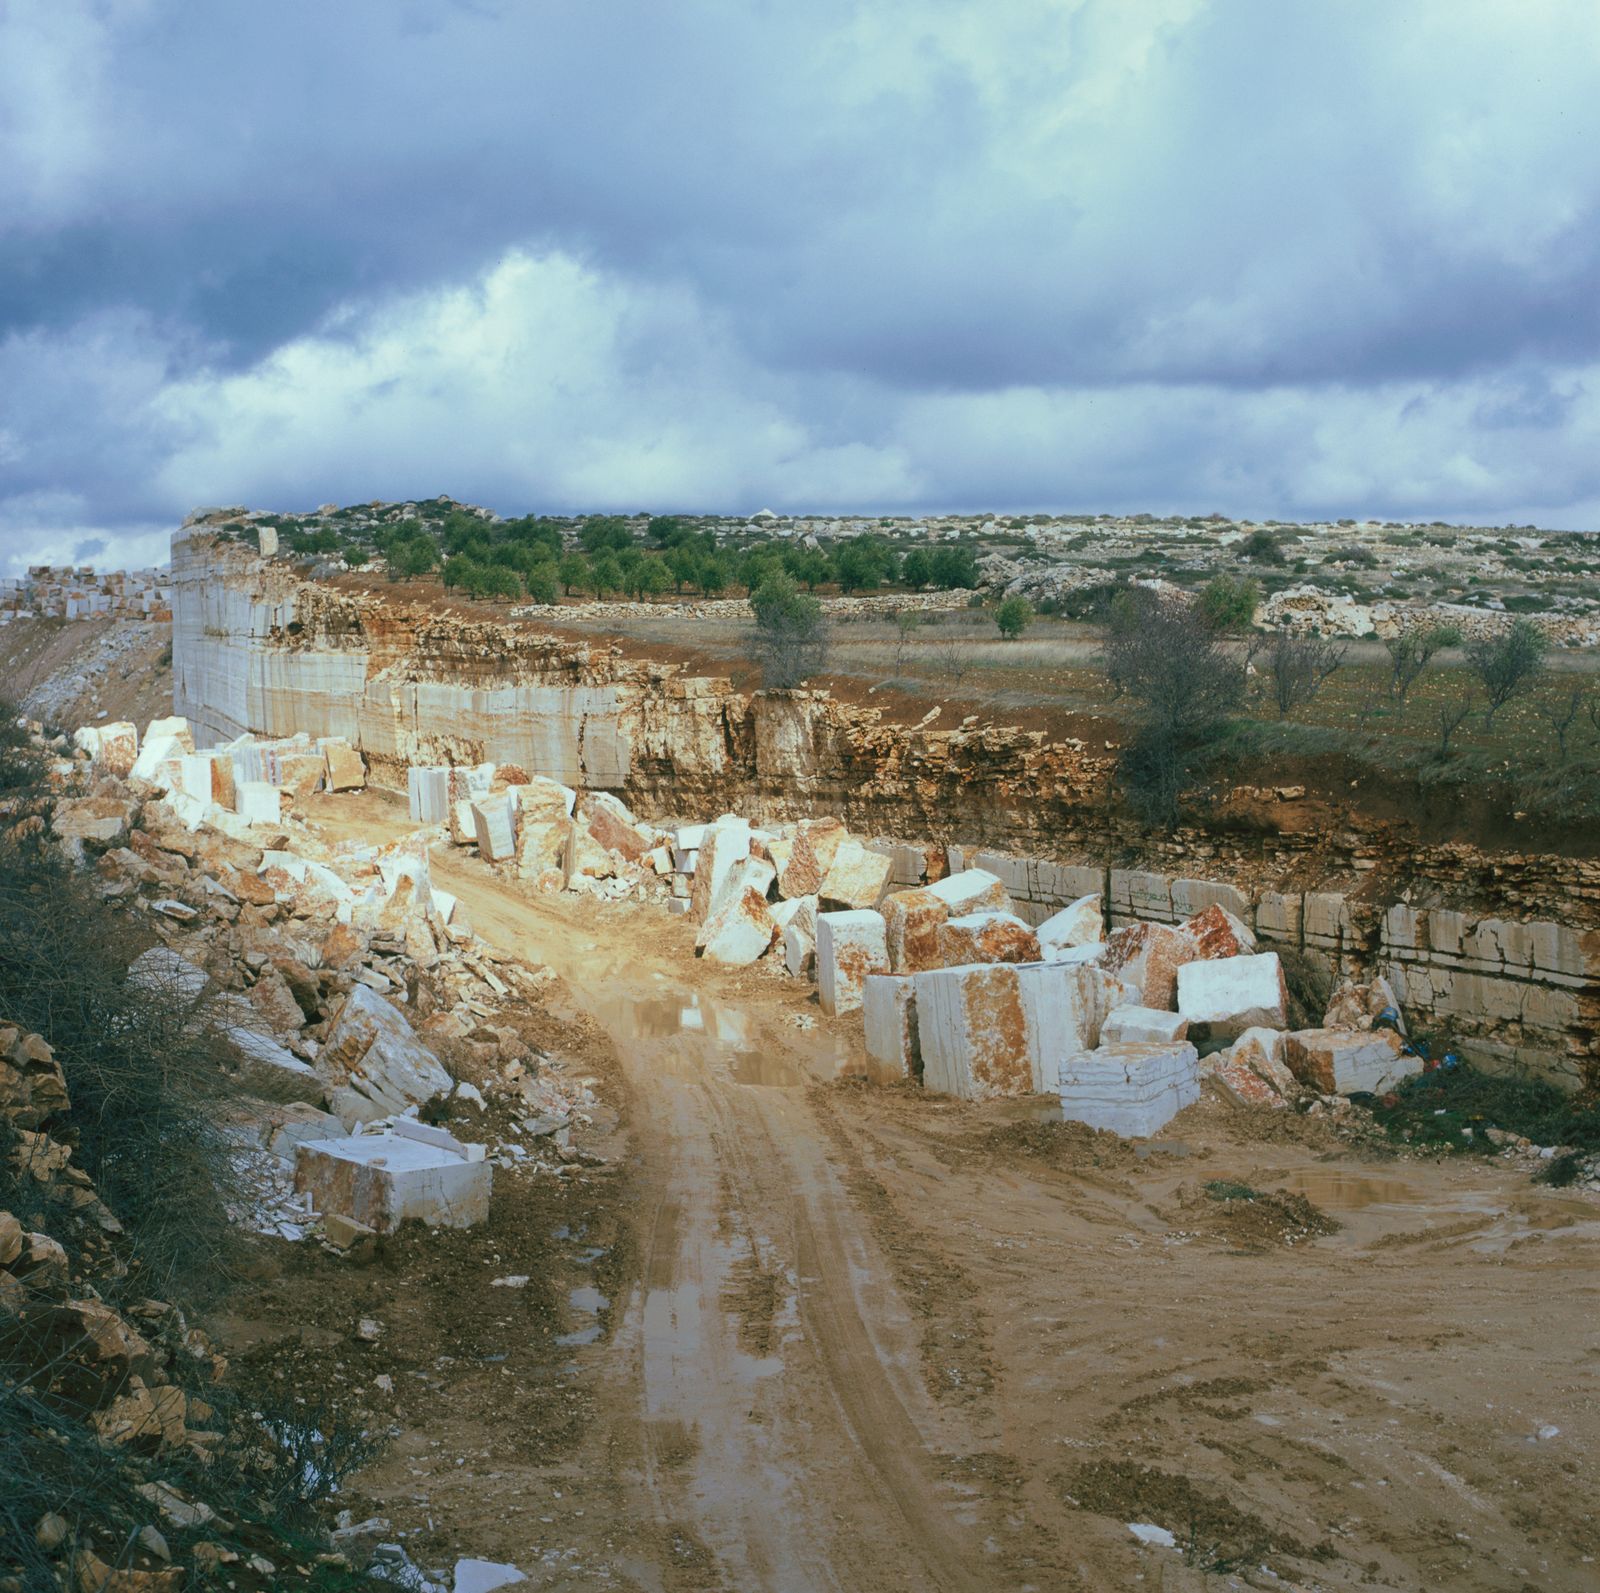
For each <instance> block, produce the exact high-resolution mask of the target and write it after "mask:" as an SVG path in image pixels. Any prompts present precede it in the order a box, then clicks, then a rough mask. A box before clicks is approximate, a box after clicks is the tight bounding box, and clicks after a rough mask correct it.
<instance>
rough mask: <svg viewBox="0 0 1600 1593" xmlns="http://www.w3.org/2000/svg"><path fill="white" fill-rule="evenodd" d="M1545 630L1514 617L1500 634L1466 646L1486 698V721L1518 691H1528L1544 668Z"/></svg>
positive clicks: (1490, 723)
mask: <svg viewBox="0 0 1600 1593" xmlns="http://www.w3.org/2000/svg"><path fill="white" fill-rule="evenodd" d="M1546 645H1547V644H1546V642H1545V638H1544V632H1543V631H1541V630H1540V629H1539V627H1538V626H1537V625H1535V624H1534V623H1533V621H1532V620H1529V619H1515V620H1512V622H1511V624H1510V625H1509V626H1508V627H1507V628H1506V629H1505V630H1503V631H1502V632H1501V633H1500V634H1499V635H1498V636H1486V637H1484V638H1483V640H1481V641H1477V642H1473V643H1472V644H1471V645H1470V646H1469V647H1468V648H1467V662H1468V663H1470V664H1471V665H1472V668H1473V672H1474V673H1475V674H1476V675H1477V677H1478V683H1479V684H1480V685H1481V686H1482V687H1483V694H1484V697H1485V699H1486V702H1487V706H1486V707H1485V709H1484V715H1483V722H1484V723H1485V724H1486V725H1492V724H1493V723H1494V716H1495V715H1496V714H1497V713H1499V712H1500V710H1501V709H1502V708H1504V707H1505V705H1506V704H1507V703H1508V702H1510V701H1511V699H1512V698H1513V697H1515V696H1516V695H1517V694H1518V693H1519V692H1522V691H1525V690H1526V689H1527V688H1528V687H1529V686H1530V685H1531V684H1532V683H1533V681H1534V680H1535V678H1536V677H1537V676H1538V674H1539V671H1540V670H1541V669H1543V668H1544V654H1545V647H1546Z"/></svg>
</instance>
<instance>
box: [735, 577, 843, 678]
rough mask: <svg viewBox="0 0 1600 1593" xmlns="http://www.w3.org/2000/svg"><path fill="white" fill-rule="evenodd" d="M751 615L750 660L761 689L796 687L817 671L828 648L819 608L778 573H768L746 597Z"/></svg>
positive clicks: (790, 580) (819, 604) (823, 660)
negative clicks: (757, 665) (757, 668)
mask: <svg viewBox="0 0 1600 1593" xmlns="http://www.w3.org/2000/svg"><path fill="white" fill-rule="evenodd" d="M750 609H751V612H752V613H753V614H754V615H755V621H756V623H755V640H754V646H753V652H754V656H755V658H756V660H757V662H759V663H760V665H761V681H762V684H763V685H765V686H772V687H778V688H780V689H786V688H788V687H790V686H798V685H799V684H800V683H801V681H803V680H808V679H809V678H810V677H811V676H812V675H815V674H816V673H817V672H818V671H819V670H821V668H822V666H823V664H824V662H825V661H826V659H827V652H828V644H827V635H826V630H825V627H824V625H823V620H822V604H821V603H820V602H818V600H817V599H816V598H814V597H811V596H809V595H808V594H806V593H804V592H802V591H801V590H800V589H799V588H798V587H797V586H796V585H795V583H794V581H793V579H792V578H791V577H789V576H787V575H785V574H784V573H783V571H782V570H773V571H771V572H770V573H769V574H768V575H767V576H766V577H765V579H763V581H762V582H761V584H760V585H759V586H758V587H757V588H756V589H755V591H754V592H752V593H751V594H750Z"/></svg>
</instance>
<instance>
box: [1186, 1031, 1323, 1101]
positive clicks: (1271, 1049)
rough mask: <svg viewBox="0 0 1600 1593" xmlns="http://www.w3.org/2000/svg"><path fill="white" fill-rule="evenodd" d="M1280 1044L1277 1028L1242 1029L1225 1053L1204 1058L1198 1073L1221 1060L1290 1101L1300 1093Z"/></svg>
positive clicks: (1282, 1035) (1220, 1062)
mask: <svg viewBox="0 0 1600 1593" xmlns="http://www.w3.org/2000/svg"><path fill="white" fill-rule="evenodd" d="M1284 1042H1285V1035H1284V1033H1283V1031H1282V1030H1281V1029H1265V1028H1256V1029H1246V1030H1245V1031H1244V1033H1243V1034H1241V1035H1240V1036H1239V1038H1238V1039H1237V1040H1235V1041H1234V1042H1233V1044H1232V1045H1230V1046H1228V1047H1227V1048H1226V1049H1225V1050H1223V1051H1218V1052H1215V1053H1214V1054H1213V1055H1212V1056H1209V1057H1206V1058H1204V1059H1203V1060H1202V1061H1201V1064H1200V1071H1201V1072H1202V1073H1205V1072H1207V1071H1208V1070H1209V1069H1211V1068H1212V1067H1213V1066H1220V1065H1222V1063H1223V1061H1224V1060H1225V1061H1226V1062H1228V1063H1232V1064H1237V1065H1239V1066H1242V1067H1247V1068H1249V1069H1250V1071H1251V1072H1252V1073H1254V1074H1256V1075H1257V1076H1258V1077H1259V1078H1261V1079H1263V1080H1264V1081H1265V1082H1266V1083H1268V1084H1270V1085H1271V1086H1272V1088H1273V1089H1274V1090H1276V1091H1277V1092H1278V1094H1279V1095H1281V1096H1284V1097H1286V1098H1287V1099H1289V1100H1293V1099H1294V1097H1295V1096H1297V1095H1298V1094H1299V1093H1300V1084H1299V1081H1298V1080H1297V1079H1296V1078H1295V1076H1294V1074H1293V1073H1292V1072H1290V1070H1289V1065H1288V1063H1287V1062H1285V1061H1284V1055H1285V1052H1286V1050H1287V1047H1286V1045H1285V1043H1284Z"/></svg>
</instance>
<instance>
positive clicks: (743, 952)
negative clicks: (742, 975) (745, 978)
mask: <svg viewBox="0 0 1600 1593" xmlns="http://www.w3.org/2000/svg"><path fill="white" fill-rule="evenodd" d="M748 861H749V862H751V863H754V862H756V861H757V860H756V859H754V858H751V859H749V860H748ZM763 866H765V867H766V868H767V870H768V872H769V873H770V872H771V865H770V864H766V865H763ZM777 933H778V926H777V925H776V924H774V923H773V921H772V915H771V914H770V913H769V912H768V911H767V897H766V893H765V891H763V890H758V889H757V888H756V887H755V886H754V885H744V886H741V887H740V888H738V889H737V890H731V891H728V892H727V893H726V894H725V895H724V896H723V899H722V902H721V904H720V905H719V906H718V907H716V908H715V909H714V910H713V912H712V914H711V916H710V917H709V918H708V919H706V921H705V924H704V925H703V926H702V929H701V934H700V939H701V940H702V942H703V945H704V951H703V955H704V957H705V959H706V961H707V962H719V963H724V964H726V965H727V966H728V967H730V968H744V967H748V966H749V965H750V964H751V963H753V962H755V961H756V960H757V959H758V958H761V957H764V956H766V954H767V952H768V950H769V949H770V948H771V946H772V942H773V940H774V938H775V937H776V936H777Z"/></svg>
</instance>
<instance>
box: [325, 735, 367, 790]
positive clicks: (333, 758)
mask: <svg viewBox="0 0 1600 1593" xmlns="http://www.w3.org/2000/svg"><path fill="white" fill-rule="evenodd" d="M322 756H323V759H324V760H325V762H326V763H327V767H328V773H327V780H328V789H329V790H330V791H361V790H364V789H365V787H366V784H367V766H366V763H365V762H364V761H363V760H362V757H361V754H360V753H359V752H357V751H356V749H355V748H354V747H352V746H351V745H350V743H349V742H348V741H340V740H335V739H329V740H327V741H324V742H323V743H322Z"/></svg>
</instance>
